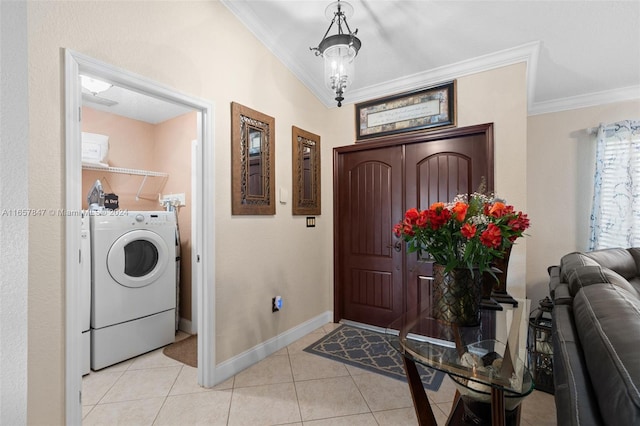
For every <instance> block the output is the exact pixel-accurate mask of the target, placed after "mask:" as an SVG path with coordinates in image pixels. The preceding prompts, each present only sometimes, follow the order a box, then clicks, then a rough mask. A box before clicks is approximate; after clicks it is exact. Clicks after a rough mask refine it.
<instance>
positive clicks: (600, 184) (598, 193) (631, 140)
mask: <svg viewBox="0 0 640 426" xmlns="http://www.w3.org/2000/svg"><path fill="white" fill-rule="evenodd" d="M610 247H640V121H631V120H627V121H621V122H618V123H614V124H609V125H606V126H605V125H600V127H599V128H598V133H597V142H596V172H595V184H594V191H593V209H592V211H591V238H590V241H589V249H590V250H597V249H603V248H610Z"/></svg>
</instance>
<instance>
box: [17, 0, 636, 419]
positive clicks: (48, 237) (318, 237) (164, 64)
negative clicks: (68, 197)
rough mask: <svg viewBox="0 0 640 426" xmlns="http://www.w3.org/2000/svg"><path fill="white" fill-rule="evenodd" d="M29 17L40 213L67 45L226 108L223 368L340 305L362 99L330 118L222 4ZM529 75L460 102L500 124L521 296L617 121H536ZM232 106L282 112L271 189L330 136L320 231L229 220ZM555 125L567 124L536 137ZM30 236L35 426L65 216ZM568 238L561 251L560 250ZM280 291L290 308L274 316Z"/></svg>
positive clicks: (52, 349) (218, 153) (87, 6)
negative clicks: (589, 131)
mask: <svg viewBox="0 0 640 426" xmlns="http://www.w3.org/2000/svg"><path fill="white" fill-rule="evenodd" d="M28 8H29V11H28V20H29V82H30V88H29V94H30V95H29V121H30V128H29V134H30V145H29V205H30V207H31V208H62V207H63V202H64V201H63V200H64V185H65V183H64V170H65V168H64V167H65V166H64V129H63V127H62V124H61V123H63V118H64V110H63V108H64V101H63V99H62V93H63V81H64V76H63V71H62V70H63V64H62V59H61V58H62V57H63V55H62V50H61V49H63V48H70V49H73V50H75V51H78V52H81V53H83V54H86V55H89V56H91V57H94V58H96V59H99V60H102V61H105V62H107V63H110V64H113V65H115V66H118V67H121V68H124V69H126V70H129V71H132V72H135V73H138V74H141V75H144V76H146V77H148V78H151V79H153V80H155V81H158V82H160V83H163V84H166V85H168V86H170V87H173V88H175V89H177V90H180V91H182V92H184V93H186V94H189V95H193V96H196V97H199V98H203V99H207V100H210V101H211V102H212V103H213V104H214V106H215V111H214V112H215V113H214V117H213V128H214V138H215V140H214V143H215V159H216V163H215V179H216V183H215V193H214V194H208V196H211V197H215V217H216V222H215V232H216V243H215V244H216V246H215V247H216V277H215V282H216V313H215V315H216V335H217V338H216V357H217V362H221V361H224V360H226V359H228V358H230V357H232V356H234V355H237V354H239V353H241V352H243V351H245V350H247V349H250V348H252V347H253V346H255V345H257V344H259V343H261V342H264V341H266V340H267V339H269V338H271V337H274V336H276V335H278V334H279V333H281V332H284V331H286V330H288V329H290V328H292V327H295V326H297V325H299V324H301V323H302V322H304V321H306V320H307V319H310V318H312V317H315V316H317V315H319V314H321V313H323V312H325V311H328V310H332V308H333V284H332V283H333V258H332V239H333V234H332V232H333V221H332V213H333V199H332V192H333V191H332V188H333V182H332V167H333V166H332V163H333V161H332V160H333V155H332V149H333V147H336V146H341V145H347V144H351V143H353V141H354V135H355V130H354V122H353V117H354V107H353V105H345V106H344V107H343V108H340V109H337V108H331V109H326V108H325V107H324V106H323V105H321V104H320V103H319V102H318V100H317V99H316V98H315V97H314V96H312V94H311V93H310V92H309V91H308V90H307V89H306V88H305V87H304V86H303V85H302V84H301V83H300V82H299V81H298V80H297V79H295V78H294V77H293V76H292V75H291V73H290V72H289V71H288V70H287V69H285V67H284V66H283V65H282V64H281V63H280V62H279V61H278V60H277V59H276V58H275V57H274V56H273V55H272V54H271V53H270V52H269V51H268V50H267V49H266V48H265V47H264V46H263V45H262V44H260V43H259V42H258V41H257V40H256V39H255V38H254V37H253V36H252V35H251V34H250V33H249V32H248V31H247V30H246V29H245V28H244V27H243V26H242V25H241V24H240V23H239V22H238V21H237V20H236V19H235V18H234V17H233V16H232V15H231V14H230V13H229V12H228V11H227V9H226V8H225V7H224V6H222V5H220V4H219V3H217V2H186V1H180V2H153V3H148V2H29V5H28ZM140 16H145V19H143V20H140V19H139V17H140ZM96 17H100V18H99V19H96ZM229 40H234V43H233V44H231V43H229ZM221 58H224V60H221ZM525 79H526V69H525V65H524V64H516V65H512V66H507V67H504V68H500V69H497V70H493V71H490V72H484V73H479V74H476V75H471V76H465V77H462V78H460V79H458V102H457V103H458V125H459V126H468V125H473V124H480V123H487V122H493V123H494V124H495V127H494V130H495V166H496V168H495V173H496V191H497V192H498V193H499V195H501V196H503V197H505V198H507V200H508V201H509V202H510V203H512V204H514V205H515V206H516V207H517V208H518V209H521V210H524V211H526V212H528V213H529V214H530V216H531V219H532V228H531V230H530V237H527V238H525V239H523V240H521V241H520V242H519V244H518V246H517V248H516V250H515V251H514V254H513V255H512V264H511V266H510V276H509V289H510V290H511V291H512V293H513V294H515V295H517V296H523V295H524V292H525V287H526V286H528V287H529V289H536V288H538V286H539V284H540V283H541V282H542V281H543V280H542V279H541V278H542V277H541V275H544V273H546V266H547V264H550V263H553V262H554V261H555V260H556V259H557V258H558V257H559V256H560V255H561V254H562V253H564V252H565V251H567V249H569V248H570V245H572V246H571V247H573V245H575V241H576V239H577V238H578V237H576V235H575V231H571V229H573V227H574V226H576V225H575V224H574V221H573V217H577V216H578V212H579V210H578V208H576V207H573V206H574V205H575V204H577V201H576V200H575V199H574V197H573V195H572V194H573V192H574V191H575V188H576V186H577V185H578V182H579V177H578V171H577V170H575V168H576V166H575V165H572V158H575V157H579V156H580V155H582V154H581V151H580V150H578V148H577V147H578V145H577V143H576V142H575V141H574V139H572V136H571V135H570V134H571V132H573V131H575V130H580V129H583V128H585V127H591V126H593V125H596V124H597V123H598V122H600V121H608V119H607V118H606V117H605V118H604V119H603V118H602V117H601V115H607V114H608V113H609V112H610V111H609V110H608V109H607V108H604V109H602V110H594V111H593V114H591V117H586V116H582V115H580V117H579V118H575V122H574V123H572V124H559V123H560V122H561V121H565V119H564V118H558V117H561V115H556V114H549V115H545V116H538V117H532V118H531V119H530V120H529V122H527V113H526V83H525ZM232 101H236V102H239V103H241V104H243V105H246V106H248V107H251V108H253V109H256V110H258V111H261V112H263V113H265V114H268V115H271V116H273V117H275V118H276V125H275V128H276V142H275V144H276V171H275V182H276V189H279V188H281V187H283V188H286V189H288V190H289V193H291V145H290V140H291V126H292V125H295V126H298V127H301V128H303V129H305V130H308V131H310V132H313V133H316V134H318V135H320V136H321V144H322V164H323V173H322V215H320V216H319V217H318V218H317V222H316V227H315V228H306V227H305V221H304V217H294V216H292V215H291V204H290V202H288V203H286V204H281V203H279V202H277V203H276V215H275V216H261V217H258V216H251V217H246V216H232V215H231V208H230V201H231V185H230V175H231V168H230V163H231V154H230V127H229V123H230V103H231V102H232ZM302 106H303V107H302ZM627 108H628V109H627V111H625V114H623V115H624V117H618V116H617V115H616V117H615V118H613V115H614V114H611V116H612V120H611V121H613V120H616V119H619V118H627V117H626V116H627V115H629V114H630V113H631V112H633V111H631V110H630V109H634V108H635V109H636V111H635V115H636V116H637V103H633V104H629V105H628V107H627ZM568 114H569V113H568ZM579 114H582V113H579ZM570 115H571V114H570ZM527 126H529V131H528V132H527ZM548 126H551V128H556V129H557V130H555V131H553V132H549V131H548V130H545V131H541V130H540V129H542V128H547V127H548ZM527 138H529V142H527ZM565 181H566V182H568V184H566V185H565V184H564V182H565ZM180 192H181V190H180ZM276 192H277V191H276ZM572 203H573V204H572ZM568 204H569V213H568V214H565V213H564V212H563V211H562V209H561V208H567V205H568ZM550 205H551V207H549V206H550ZM555 225H557V228H554V226H555ZM29 231H30V232H29V235H30V237H29V299H28V320H29V321H28V322H29V323H28V332H29V336H28V344H29V350H28V403H29V419H28V420H29V423H32V424H51V423H55V424H62V423H63V420H64V378H65V375H64V312H65V306H64V286H65V284H64V256H63V253H64V224H63V218H62V217H42V218H37V219H36V218H34V219H31V221H30V224H29ZM560 233H566V238H562V240H563V244H566V246H563V247H561V248H555V247H556V246H555V245H554V244H555V243H554V241H556V240H557V239H558V235H559V234H560ZM542 241H544V242H545V243H542ZM565 241H571V242H570V243H565ZM548 246H553V247H554V248H553V250H551V249H550V247H548ZM527 253H528V257H527V256H525V255H526V254H527ZM525 259H527V260H525ZM525 283H526V284H527V285H525ZM544 284H545V285H546V282H545V283H544ZM276 294H280V295H282V296H283V297H284V301H285V308H284V309H283V310H282V311H281V312H279V313H277V314H272V313H271V309H270V301H271V297H272V296H274V295H276Z"/></svg>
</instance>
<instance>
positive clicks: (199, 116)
mask: <svg viewBox="0 0 640 426" xmlns="http://www.w3.org/2000/svg"><path fill="white" fill-rule="evenodd" d="M81 77H82V78H83V79H87V78H89V79H93V80H95V81H97V82H98V83H100V82H101V83H103V84H106V85H107V86H109V88H111V87H112V88H114V89H113V90H112V92H113V93H114V94H113V96H110V97H106V96H100V92H99V90H95V91H94V90H90V91H89V92H88V93H87V90H86V89H85V90H84V91H83V88H82V85H81ZM110 90H111V89H110ZM122 93H126V94H128V95H135V96H137V97H138V98H139V99H142V98H145V99H146V100H151V101H152V104H155V105H156V106H155V107H153V106H149V105H151V104H149V105H147V106H144V107H141V106H140V105H129V107H130V110H131V111H130V112H131V114H135V113H136V112H138V113H140V112H150V111H152V110H156V114H163V113H164V114H167V115H168V116H172V117H175V116H184V117H187V118H190V119H191V121H188V122H189V123H193V124H194V125H195V130H193V138H192V139H191V138H190V139H189V140H188V144H189V145H190V146H189V147H188V149H189V151H190V152H187V153H186V154H185V157H186V161H187V162H190V163H191V167H190V170H186V169H185V170H184V173H186V174H187V176H181V182H182V186H180V187H179V188H187V191H184V192H186V195H187V196H188V198H189V199H190V200H191V203H190V205H189V206H188V207H189V209H185V210H190V211H185V212H184V214H185V215H187V216H189V217H188V221H187V222H188V224H189V225H190V226H189V227H188V228H190V229H184V230H182V229H181V230H180V233H181V235H182V236H183V237H186V238H188V239H189V240H190V242H191V244H190V248H191V254H190V256H189V254H187V256H188V257H190V261H189V262H186V263H185V262H181V264H182V267H183V268H184V267H185V265H188V266H190V268H189V269H190V270H189V271H188V272H190V273H189V274H187V275H190V278H191V283H192V284H191V286H190V287H191V289H193V291H192V292H191V295H189V296H190V299H191V300H188V301H187V302H190V303H187V304H186V305H187V306H188V305H190V308H191V319H190V320H187V321H183V322H184V324H181V328H187V331H188V332H191V333H195V332H197V334H198V384H199V385H201V386H204V387H211V386H213V385H214V384H215V378H214V371H215V315H214V306H215V255H214V247H215V244H214V242H215V235H214V229H215V216H214V211H215V210H214V199H215V185H214V176H215V174H214V164H215V163H214V154H213V151H214V143H213V105H212V104H211V103H210V102H207V101H205V100H202V99H198V98H194V97H191V96H188V95H185V94H183V93H180V92H178V91H176V90H174V89H172V88H170V87H167V86H165V85H162V84H160V83H157V82H154V81H152V80H150V79H148V78H146V77H144V76H141V75H138V74H134V73H131V72H129V71H126V70H124V69H120V68H117V67H114V66H112V65H110V64H107V63H104V62H101V61H97V60H95V59H93V58H90V57H88V56H85V55H83V54H80V53H77V52H74V51H71V50H66V51H65V112H66V117H65V124H66V127H65V131H66V136H65V152H66V156H65V162H66V176H65V177H66V184H65V190H66V195H65V212H66V214H65V215H64V216H65V228H66V232H65V234H66V236H65V271H66V287H65V297H66V300H65V301H66V312H65V324H66V325H65V331H66V341H65V347H66V351H65V367H66V368H65V375H66V380H65V389H66V392H65V393H66V395H65V397H66V418H67V421H66V423H67V424H80V423H81V418H82V415H81V413H82V403H81V399H82V359H83V354H82V348H83V345H82V341H81V328H82V326H81V324H82V317H83V315H84V314H83V312H81V309H80V307H81V303H80V301H81V297H82V292H81V282H82V267H81V265H82V261H81V260H82V256H81V253H82V251H81V234H82V232H84V231H83V228H82V219H81V215H80V212H82V211H83V210H85V209H86V208H87V207H88V206H85V205H84V204H86V203H84V204H83V200H85V199H86V197H87V194H86V188H84V189H83V169H85V171H86V170H89V171H90V173H89V175H90V176H89V177H87V176H85V180H86V179H94V177H92V175H91V173H94V174H96V176H104V177H103V179H104V180H105V181H107V184H108V185H109V186H110V187H113V186H118V185H117V184H115V183H114V182H116V181H117V180H118V179H119V178H120V177H119V176H120V175H127V176H132V175H133V176H138V177H139V179H138V180H137V183H136V188H137V189H134V191H132V192H131V191H129V192H131V193H128V191H124V192H123V193H122V196H123V198H122V200H121V201H122V202H123V203H129V204H126V206H127V207H124V206H125V204H122V206H123V208H127V209H130V210H132V209H135V210H161V209H163V207H162V206H161V205H160V204H159V202H158V199H157V195H158V192H156V193H155V196H156V199H154V196H153V194H154V191H156V189H155V188H161V189H165V187H166V190H168V191H169V192H170V193H174V192H175V191H173V189H174V188H171V187H170V185H166V183H167V181H168V176H169V174H167V173H159V174H156V172H155V171H149V170H145V168H142V169H138V168H134V169H129V168H127V169H122V168H118V167H109V166H108V165H105V164H96V165H89V167H87V164H86V161H85V162H84V163H83V159H85V155H83V146H82V132H83V115H89V114H92V113H94V112H95V111H99V110H100V109H105V107H106V108H109V104H111V106H113V102H116V103H117V102H118V100H115V99H113V98H114V97H117V95H118V94H122ZM122 106H123V107H124V105H122ZM83 107H87V108H86V109H85V108H83ZM107 111H108V109H107ZM123 115H125V116H126V114H125V113H123ZM85 118H87V117H85ZM138 119H140V118H139V117H137V118H136V120H138ZM141 120H142V121H145V120H146V119H145V118H142V119H141ZM154 151H155V150H154ZM97 152H98V153H99V152H100V150H99V149H98V150H97ZM85 154H86V153H85ZM90 154H91V155H93V154H95V153H90ZM141 158H146V156H144V155H142V157H141ZM92 160H93V159H92ZM95 160H96V163H100V161H99V158H95ZM169 162H170V160H169ZM83 164H84V166H83ZM105 167H106V168H105ZM167 167H170V165H169V164H167ZM176 170H179V169H176ZM138 172H140V174H138ZM96 180H97V179H96ZM154 180H155V181H154ZM154 185H155V186H154ZM85 186H86V185H85ZM107 189H109V188H107ZM164 194H166V192H165V193H164ZM205 194H206V196H205ZM177 198H180V197H177ZM116 199H117V198H116ZM116 202H118V201H116ZM87 203H88V201H87ZM145 203H146V204H145ZM175 204H176V206H178V205H180V202H179V200H178V202H176V203H175ZM143 205H144V207H142V206H143ZM130 206H133V208H131V207H130ZM138 206H140V207H141V208H138ZM177 208H178V209H180V208H181V207H177ZM205 212H206V215H205ZM178 216H180V213H178ZM183 216H184V215H183ZM79 254H80V255H79ZM184 255H185V253H182V256H184ZM184 302H185V300H183V303H182V305H185V303H184Z"/></svg>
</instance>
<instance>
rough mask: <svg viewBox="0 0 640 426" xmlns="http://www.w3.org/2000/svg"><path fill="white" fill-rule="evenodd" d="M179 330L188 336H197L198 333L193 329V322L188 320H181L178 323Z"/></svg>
mask: <svg viewBox="0 0 640 426" xmlns="http://www.w3.org/2000/svg"><path fill="white" fill-rule="evenodd" d="M178 330H180V331H184V332H185V333H188V334H196V331H195V330H194V329H193V325H192V323H191V321H189V320H188V319H184V318H180V322H179V323H178Z"/></svg>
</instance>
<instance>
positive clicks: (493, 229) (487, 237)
mask: <svg viewBox="0 0 640 426" xmlns="http://www.w3.org/2000/svg"><path fill="white" fill-rule="evenodd" d="M480 242H481V243H482V245H484V246H485V247H489V248H498V247H500V243H501V242H502V233H501V232H500V228H499V227H497V226H496V225H495V224H493V223H490V224H489V225H488V226H487V229H485V230H484V232H483V233H482V234H480Z"/></svg>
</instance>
